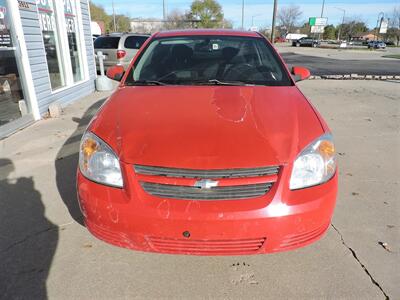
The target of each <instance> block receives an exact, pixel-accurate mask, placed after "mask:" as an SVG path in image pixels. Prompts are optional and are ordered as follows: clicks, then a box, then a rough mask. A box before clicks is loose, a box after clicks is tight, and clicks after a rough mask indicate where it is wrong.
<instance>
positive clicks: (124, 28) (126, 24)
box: [110, 15, 131, 32]
mask: <svg viewBox="0 0 400 300" xmlns="http://www.w3.org/2000/svg"><path fill="white" fill-rule="evenodd" d="M111 19H112V18H111ZM115 24H116V27H117V31H119V32H130V31H131V22H130V19H129V18H128V17H127V16H124V15H116V16H115ZM110 25H111V26H114V25H113V21H112V20H111V23H110Z"/></svg>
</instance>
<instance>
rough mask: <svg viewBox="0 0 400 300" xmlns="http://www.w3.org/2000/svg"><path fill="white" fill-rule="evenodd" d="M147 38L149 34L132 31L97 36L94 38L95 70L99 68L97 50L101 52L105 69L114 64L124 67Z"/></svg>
mask: <svg viewBox="0 0 400 300" xmlns="http://www.w3.org/2000/svg"><path fill="white" fill-rule="evenodd" d="M148 38H149V35H143V34H134V33H112V34H108V35H101V36H99V37H97V38H96V39H95V40H94V51H95V54H96V65H97V70H99V60H98V59H97V52H98V51H101V52H103V55H104V68H105V69H106V70H107V69H108V68H109V67H111V66H115V65H121V66H122V67H124V69H126V68H127V67H128V66H129V63H130V62H131V60H132V58H133V57H134V56H135V55H136V53H137V52H138V50H139V49H140V47H142V45H143V44H144V42H145V41H146V40H147V39H148Z"/></svg>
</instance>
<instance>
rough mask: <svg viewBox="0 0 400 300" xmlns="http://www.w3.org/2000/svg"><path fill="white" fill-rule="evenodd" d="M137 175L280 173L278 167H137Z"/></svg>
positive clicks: (184, 175)
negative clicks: (220, 168) (210, 168)
mask: <svg viewBox="0 0 400 300" xmlns="http://www.w3.org/2000/svg"><path fill="white" fill-rule="evenodd" d="M135 172H136V174H142V175H153V176H167V177H176V178H199V179H201V178H206V179H213V178H241V177H258V176H267V175H276V174H278V172H279V167H278V166H273V167H261V168H247V169H223V170H193V169H178V168H164V167H153V166H142V165H135Z"/></svg>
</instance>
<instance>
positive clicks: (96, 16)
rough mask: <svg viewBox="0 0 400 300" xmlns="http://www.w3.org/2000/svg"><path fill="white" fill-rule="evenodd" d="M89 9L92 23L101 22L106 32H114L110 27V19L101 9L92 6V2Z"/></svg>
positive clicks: (97, 6) (98, 6) (94, 5)
mask: <svg viewBox="0 0 400 300" xmlns="http://www.w3.org/2000/svg"><path fill="white" fill-rule="evenodd" d="M89 7H90V16H91V18H92V21H99V22H103V23H104V26H105V30H106V31H113V30H114V28H113V26H112V18H111V16H109V15H108V14H107V13H106V11H105V10H104V8H103V7H101V6H100V5H96V4H94V3H93V1H90V3H89Z"/></svg>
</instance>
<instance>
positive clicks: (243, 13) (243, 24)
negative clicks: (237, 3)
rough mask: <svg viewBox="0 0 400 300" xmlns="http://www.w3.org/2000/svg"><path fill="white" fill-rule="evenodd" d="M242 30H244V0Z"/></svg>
mask: <svg viewBox="0 0 400 300" xmlns="http://www.w3.org/2000/svg"><path fill="white" fill-rule="evenodd" d="M242 30H244V0H242Z"/></svg>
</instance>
